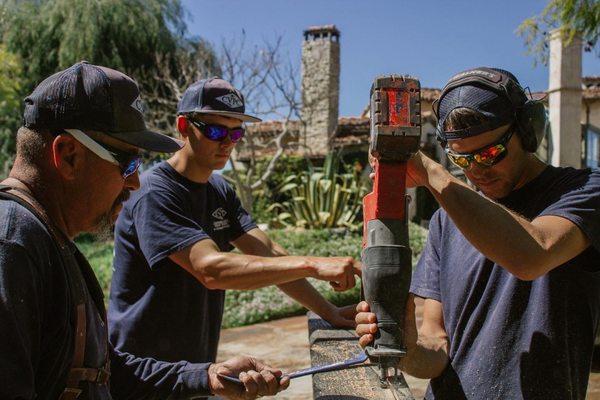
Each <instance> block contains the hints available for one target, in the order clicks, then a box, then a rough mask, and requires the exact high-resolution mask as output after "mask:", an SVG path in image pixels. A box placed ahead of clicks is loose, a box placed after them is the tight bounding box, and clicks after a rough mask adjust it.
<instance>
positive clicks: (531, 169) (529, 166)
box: [515, 154, 548, 189]
mask: <svg viewBox="0 0 600 400" xmlns="http://www.w3.org/2000/svg"><path fill="white" fill-rule="evenodd" d="M547 166H548V164H546V163H545V162H543V161H541V160H540V159H539V158H537V157H536V156H535V155H534V154H529V155H528V158H527V161H525V167H524V169H523V174H522V175H521V179H519V182H517V185H516V186H515V189H519V188H520V187H523V186H524V185H526V184H527V183H529V182H531V181H532V180H533V179H535V178H536V177H537V176H538V175H539V174H541V173H542V172H543V171H544V170H545V169H546V167H547Z"/></svg>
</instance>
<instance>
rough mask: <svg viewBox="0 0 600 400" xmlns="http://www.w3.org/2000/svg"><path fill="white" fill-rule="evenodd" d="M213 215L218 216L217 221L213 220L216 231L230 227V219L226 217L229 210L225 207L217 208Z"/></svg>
mask: <svg viewBox="0 0 600 400" xmlns="http://www.w3.org/2000/svg"><path fill="white" fill-rule="evenodd" d="M211 215H212V216H213V217H215V218H216V221H213V229H214V230H215V231H220V230H222V229H227V228H229V220H228V219H225V216H226V215H227V211H225V209H223V207H219V208H217V209H216V210H215V211H213V212H212V214H211Z"/></svg>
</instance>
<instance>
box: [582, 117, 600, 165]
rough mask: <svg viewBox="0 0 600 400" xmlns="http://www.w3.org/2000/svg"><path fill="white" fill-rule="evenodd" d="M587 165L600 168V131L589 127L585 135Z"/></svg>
mask: <svg viewBox="0 0 600 400" xmlns="http://www.w3.org/2000/svg"><path fill="white" fill-rule="evenodd" d="M585 165H586V166H587V167H589V168H600V129H598V128H596V127H595V126H592V125H588V126H587V129H586V133H585Z"/></svg>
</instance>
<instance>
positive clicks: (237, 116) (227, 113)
mask: <svg viewBox="0 0 600 400" xmlns="http://www.w3.org/2000/svg"><path fill="white" fill-rule="evenodd" d="M181 114H187V113H181ZM191 114H209V115H220V116H222V117H228V118H235V119H239V120H240V121H243V122H261V121H262V119H260V118H257V117H253V116H252V115H248V114H242V113H239V112H235V111H221V110H200V111H192V112H191Z"/></svg>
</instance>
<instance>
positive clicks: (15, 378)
mask: <svg viewBox="0 0 600 400" xmlns="http://www.w3.org/2000/svg"><path fill="white" fill-rule="evenodd" d="M69 246H70V248H71V250H72V251H73V253H74V254H76V257H77V258H78V259H79V264H80V269H81V270H82V274H83V276H84V278H85V280H86V294H87V296H86V300H87V302H86V321H87V324H86V325H87V326H86V333H87V340H86V347H85V358H84V365H85V366H86V367H90V368H100V367H104V362H105V357H106V354H107V346H108V340H107V337H106V327H105V324H104V320H103V319H102V317H101V315H102V314H101V313H103V311H100V310H103V304H102V303H103V299H102V292H101V290H100V287H99V285H98V282H97V280H96V278H95V276H94V275H93V271H92V270H91V269H90V267H89V264H87V262H85V261H84V259H83V255H81V253H79V251H78V250H77V248H76V246H75V244H73V243H69ZM73 314H74V304H73V302H72V300H71V294H70V290H69V286H68V280H67V276H66V274H65V269H64V268H63V266H62V263H61V258H60V254H59V253H58V250H57V248H56V247H55V246H54V244H53V238H52V236H51V235H50V234H49V233H48V231H47V230H46V228H45V227H44V226H43V225H42V223H41V222H39V220H38V219H37V218H36V217H35V216H34V215H33V214H31V212H30V211H29V210H27V209H25V208H24V207H23V206H21V205H20V204H18V203H16V202H14V201H11V200H4V199H0V338H2V339H1V340H0V399H2V400H5V399H6V400H9V399H34V398H35V399H49V400H50V399H52V400H54V399H57V398H58V397H59V395H60V393H62V391H63V390H64V388H65V384H66V379H67V374H68V372H69V370H70V368H71V362H72V358H73V349H74V336H75V326H74V324H73V322H74V321H75V319H74V316H73ZM108 354H110V357H111V364H112V365H117V366H119V368H116V370H117V371H118V372H117V373H116V374H115V373H113V374H112V376H111V384H114V383H113V381H114V380H116V381H123V380H127V381H134V385H135V386H136V388H137V390H138V391H139V393H146V394H148V393H151V394H152V396H158V397H157V398H167V397H168V396H169V395H173V397H174V398H189V397H191V396H197V395H206V394H209V390H208V382H207V373H206V371H207V368H208V364H192V363H188V362H185V361H182V362H178V363H167V362H162V361H157V360H154V359H142V358H139V357H136V356H134V355H131V354H128V353H125V352H121V351H115V350H113V349H112V348H109V351H108ZM81 387H82V388H83V389H84V390H83V392H82V394H81V395H80V397H79V399H81V400H109V399H111V395H110V393H109V389H108V387H107V386H105V385H96V384H92V383H89V382H82V383H81ZM138 398H144V397H143V396H140V397H138ZM119 399H120V398H119Z"/></svg>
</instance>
